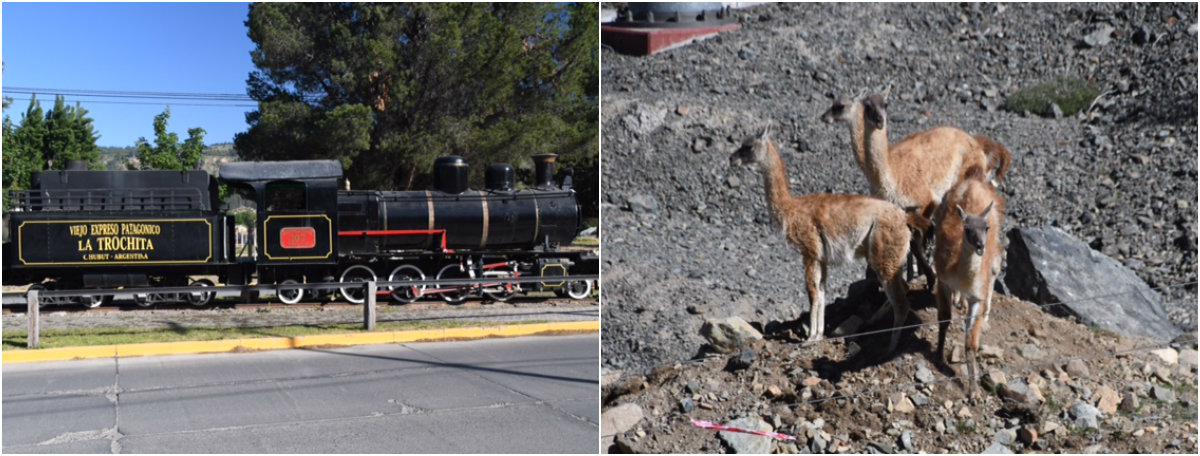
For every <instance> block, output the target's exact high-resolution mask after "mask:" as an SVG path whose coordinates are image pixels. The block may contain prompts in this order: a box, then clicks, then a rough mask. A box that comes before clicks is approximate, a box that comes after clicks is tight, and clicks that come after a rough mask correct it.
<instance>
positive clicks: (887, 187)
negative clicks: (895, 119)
mask: <svg viewBox="0 0 1200 456" xmlns="http://www.w3.org/2000/svg"><path fill="white" fill-rule="evenodd" d="M859 128H862V129H864V130H866V131H865V132H864V134H865V136H866V138H865V139H864V141H863V143H864V144H865V148H866V152H865V153H864V157H865V162H866V163H865V165H864V166H863V172H865V173H866V174H867V180H868V181H871V193H873V194H875V196H879V197H883V198H884V199H889V200H890V199H891V198H890V197H891V196H892V195H888V194H885V193H887V192H894V191H895V188H896V181H895V179H894V178H893V177H892V172H891V168H890V166H888V147H889V146H888V138H887V127H884V128H874V127H866V119H863V121H862V122H860V123H859Z"/></svg>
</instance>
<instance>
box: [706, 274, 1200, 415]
mask: <svg viewBox="0 0 1200 456" xmlns="http://www.w3.org/2000/svg"><path fill="white" fill-rule="evenodd" d="M1196 284H1197V282H1196V281H1192V282H1184V283H1177V284H1170V285H1162V286H1158V287H1151V288H1150V289H1151V290H1155V291H1162V290H1166V289H1171V288H1179V287H1188V286H1195V285H1196ZM1141 291H1142V290H1138V289H1131V290H1129V291H1123V292H1114V293H1106V294H1102V295H1096V296H1089V297H1085V298H1079V299H1072V300H1065V301H1059V302H1052V303H1045V304H1036V303H1035V304H1034V305H1033V307H1029V308H1024V309H1015V308H1010V309H1004V310H993V311H992V312H991V315H995V316H999V317H1000V318H1001V319H1002V320H1004V321H1008V320H1009V319H1012V318H1016V314H1017V313H1020V312H1028V311H1030V310H1043V309H1047V308H1051V307H1056V306H1062V305H1069V304H1073V303H1078V302H1085V301H1090V300H1098V299H1105V298H1112V297H1117V296H1123V295H1129V294H1140V293H1141ZM967 319H968V317H958V318H950V319H946V320H936V321H930V322H923V323H919V324H913V325H904V326H900V327H897V328H886V329H878V330H870V331H862V332H857V333H854V334H846V335H842V336H834V337H829V338H825V339H821V340H818V341H811V342H809V341H805V342H791V343H789V344H792V345H794V344H801V345H803V346H816V345H818V344H821V343H826V342H833V341H836V340H844V339H850V338H855V337H862V336H869V335H875V334H883V333H890V332H892V331H893V330H907V329H914V328H920V327H923V326H931V325H935V324H940V323H942V322H947V323H953V322H959V321H962V322H965V321H966V320H967ZM1194 342H1196V337H1195V336H1194V335H1193V336H1191V337H1183V338H1177V339H1176V340H1174V341H1167V342H1160V343H1151V344H1143V345H1139V346H1136V347H1133V348H1128V349H1123V350H1105V351H1102V352H1100V353H1096V354H1092V355H1073V356H1067V357H1061V358H1057V359H1052V360H1049V361H1041V362H1034V363H1028V364H1022V365H1018V364H1015V363H998V364H995V365H993V367H992V368H987V369H981V371H982V372H981V373H979V374H977V375H974V376H971V375H969V374H965V373H964V374H962V375H956V376H953V377H945V378H941V379H935V380H931V381H927V382H922V381H917V382H908V383H902V384H896V385H889V386H886V387H883V388H875V389H869V390H866V391H860V392H854V393H846V394H836V395H833V396H829V397H823V398H814V399H810V400H804V401H798V402H790V403H786V404H785V405H787V406H789V407H795V406H802V405H813V404H819V403H822V402H828V401H831V400H840V399H853V398H857V397H862V396H868V395H876V394H881V393H889V392H895V391H901V390H905V389H909V388H916V387H920V386H928V385H937V384H941V383H947V382H952V381H957V380H963V381H970V382H974V381H977V379H979V378H982V377H984V376H986V375H989V374H991V373H994V372H1003V373H1015V372H1022V371H1026V370H1029V369H1034V370H1036V369H1040V368H1045V367H1050V366H1059V365H1062V364H1065V363H1067V362H1070V361H1073V360H1080V361H1093V360H1099V359H1106V358H1116V357H1118V356H1124V355H1129V354H1134V353H1139V352H1149V351H1152V350H1158V349H1163V348H1169V347H1171V345H1173V344H1177V343H1184V344H1186V343H1194ZM713 358H715V357H706V358H700V359H691V360H687V361H684V362H683V363H684V364H699V363H703V362H705V361H708V360H710V359H713ZM997 366H998V367H997Z"/></svg>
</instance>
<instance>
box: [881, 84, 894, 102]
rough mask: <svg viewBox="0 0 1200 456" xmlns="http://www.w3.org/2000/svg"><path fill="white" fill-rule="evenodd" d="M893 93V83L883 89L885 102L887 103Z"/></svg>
mask: <svg viewBox="0 0 1200 456" xmlns="http://www.w3.org/2000/svg"><path fill="white" fill-rule="evenodd" d="M890 93H892V83H890V82H889V83H888V85H887V88H886V89H883V94H882V95H883V101H887V98H888V94H890Z"/></svg>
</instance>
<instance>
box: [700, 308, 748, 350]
mask: <svg viewBox="0 0 1200 456" xmlns="http://www.w3.org/2000/svg"><path fill="white" fill-rule="evenodd" d="M700 335H701V336H704V338H705V339H707V340H708V343H709V345H712V348H713V349H714V350H716V351H717V352H720V353H737V352H739V351H741V350H742V349H744V348H747V347H749V346H750V343H751V342H753V341H756V340H762V338H763V337H762V333H759V332H758V330H756V329H754V327H753V326H750V323H746V320H743V319H741V318H740V317H728V318H707V319H705V320H704V325H703V326H701V327H700Z"/></svg>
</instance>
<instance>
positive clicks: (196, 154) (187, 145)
mask: <svg viewBox="0 0 1200 456" xmlns="http://www.w3.org/2000/svg"><path fill="white" fill-rule="evenodd" d="M170 118H171V108H167V109H166V110H164V111H163V112H162V113H160V114H158V115H156V116H154V145H153V146H151V145H150V142H149V141H146V138H145V137H141V138H138V140H137V143H136V144H135V145H136V147H137V158H138V160H137V163H136V164H135V163H133V162H130V163H129V169H179V170H188V169H199V167H200V160H201V159H202V158H203V157H204V133H205V131H204V129H203V128H200V127H196V128H190V129H188V139H187V141H184V142H183V144H180V143H179V135H177V134H175V133H171V132H168V131H167V121H168V120H169V119H170Z"/></svg>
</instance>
